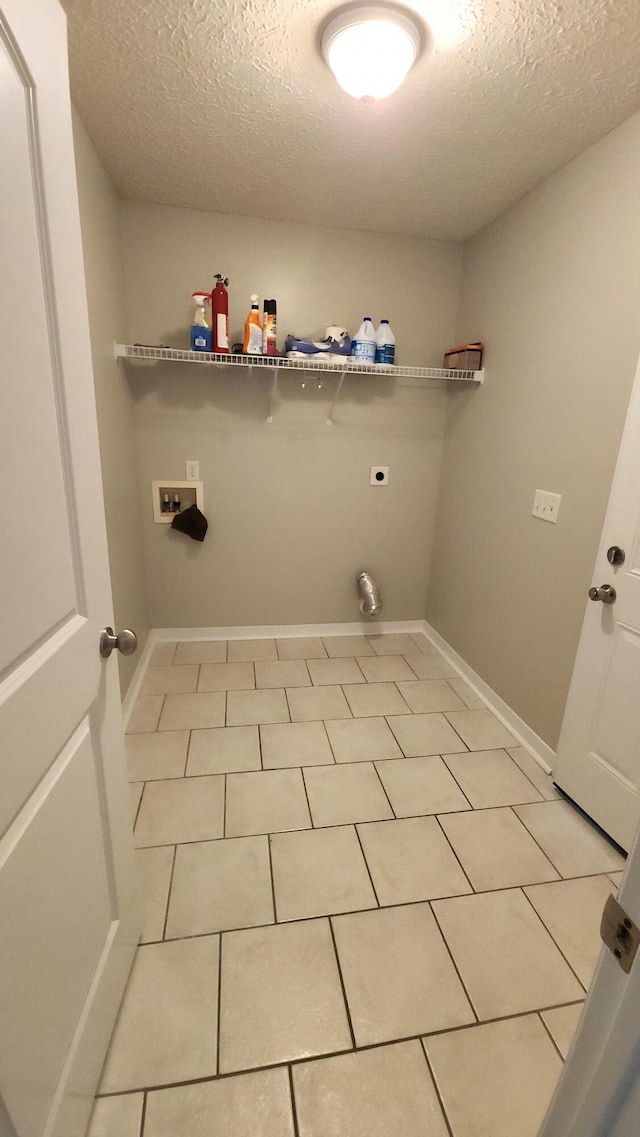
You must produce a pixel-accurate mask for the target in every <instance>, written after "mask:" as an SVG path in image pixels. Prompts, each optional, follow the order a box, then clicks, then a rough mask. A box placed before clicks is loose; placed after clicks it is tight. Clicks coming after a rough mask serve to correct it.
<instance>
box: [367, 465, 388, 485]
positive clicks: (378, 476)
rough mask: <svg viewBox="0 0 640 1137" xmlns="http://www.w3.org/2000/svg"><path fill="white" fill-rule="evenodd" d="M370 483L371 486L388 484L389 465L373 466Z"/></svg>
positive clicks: (370, 472)
mask: <svg viewBox="0 0 640 1137" xmlns="http://www.w3.org/2000/svg"><path fill="white" fill-rule="evenodd" d="M369 485H370V486H388V485H389V467H388V466H372V467H371V470H370V471H369Z"/></svg>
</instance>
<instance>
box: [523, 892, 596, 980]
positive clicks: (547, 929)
mask: <svg viewBox="0 0 640 1137" xmlns="http://www.w3.org/2000/svg"><path fill="white" fill-rule="evenodd" d="M541 883H543V884H555V883H557V882H556V881H542V882H541ZM525 888H533V885H531V884H523V885H521V886H520V891H521V893H522V895H523V896H524V898H525V900H526V901H527V904H528V905H529V907H530V908H531V911H532V912H534V913H535V915H536V916H537V918H538V920H539V921H540V923H541V925H542V927H543V928H544V930H545V932H546V933H547V935H548V936H549V939H550V940H551V943H552V944H553V945H554V947H555V948H556V949H557V950H558V951H559V952H560V955H561V956H562V958H563V960H564V962H565V963H566V965H567V967H568V968H569V971H570V972H571V974H572V975H573V976H574V977H575V979H577V981H578V983H579V984H580V986H581V988H582V990H583V991H584V992H585V994H586V992H587V991H588V989H589V987H590V985H591V980H590V981H589V983H588V984H587V986H586V987H585V985H584V983H583V982H582V980H581V978H580V976H579V975H578V973H577V972H576V970H575V968H574V967H573V966H572V964H571V963H569V960H568V959H567V957H566V955H565V953H564V951H563V950H562V948H561V947H560V944H559V943H558V941H557V940H556V938H555V936H554V935H553V933H552V932H551V931H550V929H549V928H548V927H547V925H546V924H545V922H544V920H543V919H542V916H541V915H540V913H539V912H538V909H537V908H536V906H535V904H534V903H533V901H532V900H530V899H529V897H528V896H527V894H526V892H525ZM591 979H593V975H592V976H591Z"/></svg>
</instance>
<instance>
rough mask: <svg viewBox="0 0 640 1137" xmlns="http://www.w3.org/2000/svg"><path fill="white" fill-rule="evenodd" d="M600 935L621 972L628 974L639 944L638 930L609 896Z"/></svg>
mask: <svg viewBox="0 0 640 1137" xmlns="http://www.w3.org/2000/svg"><path fill="white" fill-rule="evenodd" d="M600 935H601V936H602V941H603V943H605V944H606V945H607V947H608V948H609V951H610V952H612V954H613V955H615V957H616V959H617V961H618V963H619V964H620V966H621V968H622V970H623V971H625V972H626V973H627V974H628V973H629V972H630V971H631V965H632V963H633V961H634V959H635V957H636V952H637V950H638V944H640V930H638V928H637V927H636V925H635V924H634V922H633V920H632V919H631V917H630V916H627V913H626V912H625V910H624V908H622V907H621V906H620V904H618V901H617V900H616V898H615V896H610V897H609V899H608V900H607V903H606V904H605V906H604V911H603V913H602V923H601V924H600Z"/></svg>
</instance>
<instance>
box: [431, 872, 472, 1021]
mask: <svg viewBox="0 0 640 1137" xmlns="http://www.w3.org/2000/svg"><path fill="white" fill-rule="evenodd" d="M467 895H468V894H467ZM472 895H473V894H472ZM427 903H428V904H429V908H430V909H431V915H432V916H433V918H434V920H435V922H436V928H437V929H438V932H439V933H440V938H441V940H442V942H443V944H444V946H445V948H446V950H447V953H448V955H449V959H450V960H451V963H452V966H453V969H454V971H455V973H456V975H457V976H458V980H459V982H460V985H461V987H462V990H463V991H464V993H465V995H466V997H467V1002H468V1004H469V1006H470V1007H471V1013H472V1015H473V1017H474V1019H475V1020H476V1023H479V1022H480V1016H479V1015H478V1012H477V1011H476V1008H475V1004H474V1002H473V999H472V998H471V995H470V993H469V991H468V990H467V985H466V983H465V981H464V979H463V978H462V975H461V973H460V969H459V968H458V964H457V963H456V961H455V958H454V955H453V952H452V950H451V948H450V947H449V943H448V941H447V938H446V936H445V934H444V932H443V930H442V928H441V927H440V921H439V920H438V917H437V915H436V912H435V909H434V907H433V903H434V902H433V900H429V901H427ZM467 1025H469V1024H467ZM471 1025H473V1024H471Z"/></svg>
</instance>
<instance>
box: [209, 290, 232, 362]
mask: <svg viewBox="0 0 640 1137" xmlns="http://www.w3.org/2000/svg"><path fill="white" fill-rule="evenodd" d="M215 279H216V286H215V288H214V290H213V292H212V293H211V315H212V320H211V323H212V325H213V329H212V330H213V350H214V351H217V352H221V353H223V354H225V355H226V354H228V352H229V293H228V292H227V285H228V283H229V278H228V277H227V276H222V274H221V273H219V272H217V273H216V277H215Z"/></svg>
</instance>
